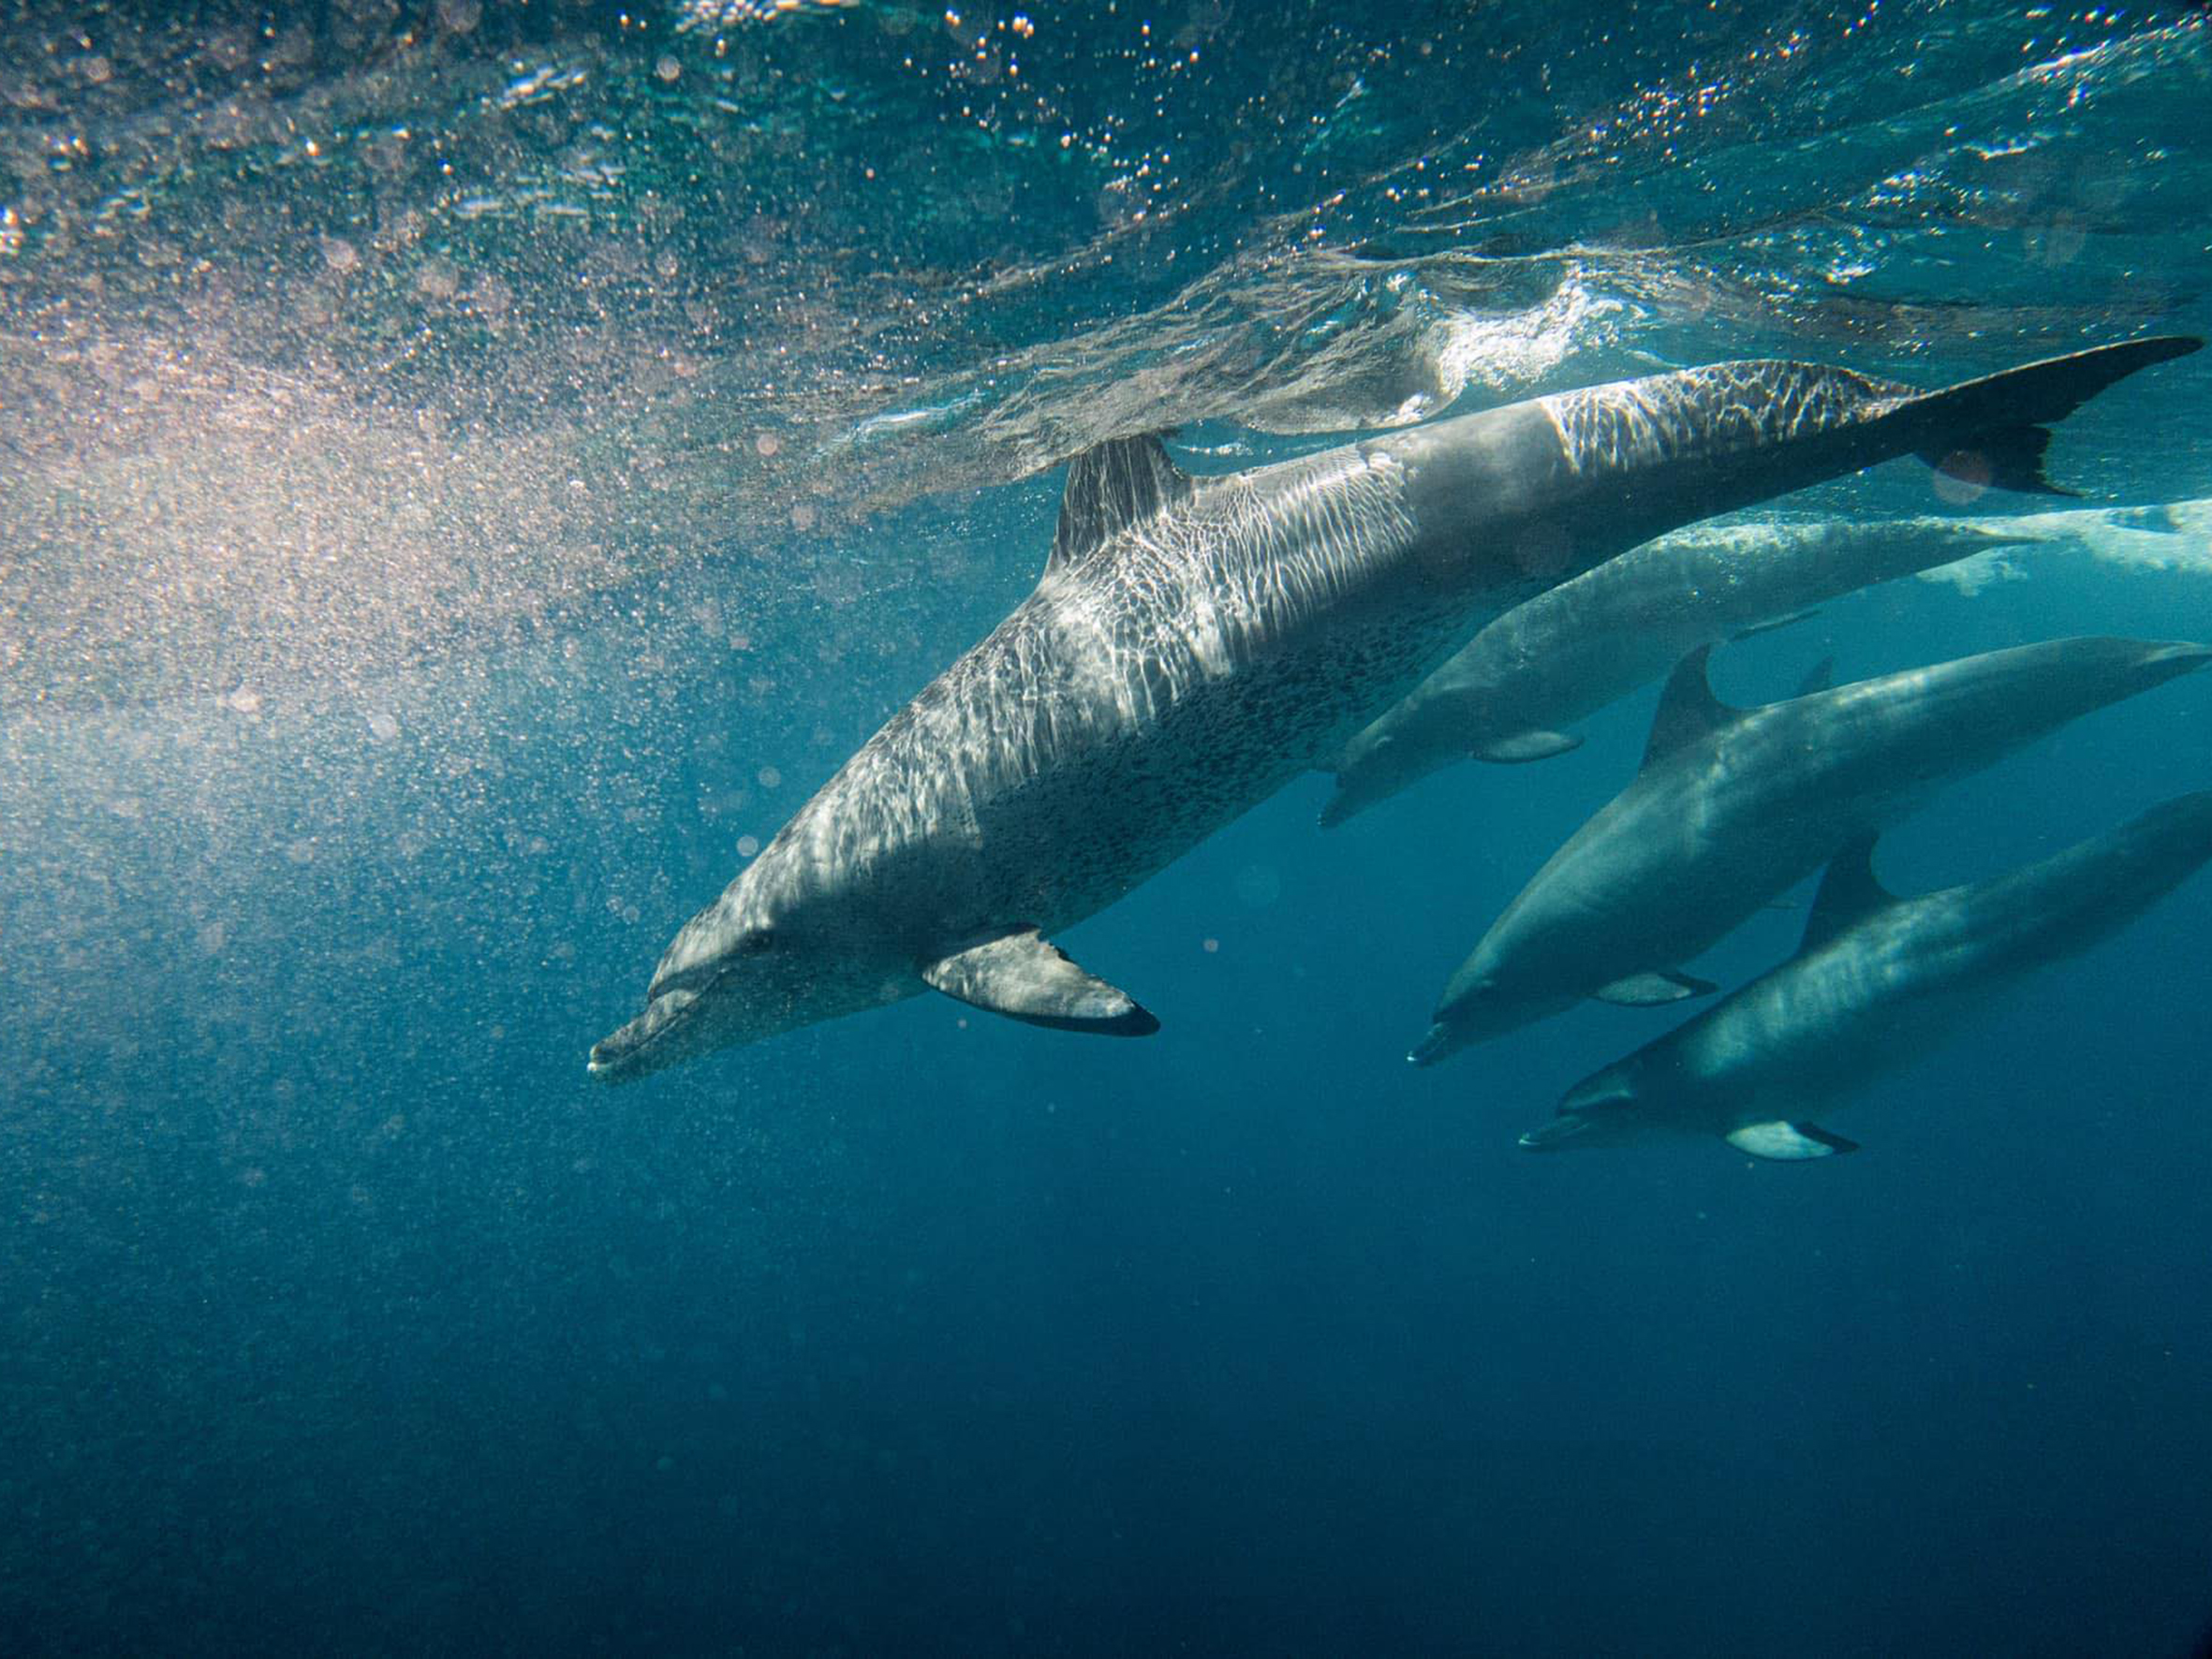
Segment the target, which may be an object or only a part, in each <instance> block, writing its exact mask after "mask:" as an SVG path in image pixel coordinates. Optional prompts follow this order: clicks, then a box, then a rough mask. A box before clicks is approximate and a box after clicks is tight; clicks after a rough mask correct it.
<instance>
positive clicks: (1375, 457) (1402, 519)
mask: <svg viewBox="0 0 2212 1659" xmlns="http://www.w3.org/2000/svg"><path fill="white" fill-rule="evenodd" d="M2202 344H2203V342H2202V341H2200V340H2195V339H2187V338H2165V339H2147V340H2138V341H2133V342H2130V343H2128V344H2125V345H2112V346H2105V347H2101V348H2099V349H2096V350H2092V351H2087V352H2081V353H2077V354H2074V355H2072V356H2071V357H2065V358H2059V359H2054V360H2050V361H2048V362H2043V363H2037V364H2031V365H2028V366H2027V367H2024V368H2018V369H2013V370H2009V371H2006V372H2004V373H2001V374H1994V375H1990V376H1988V377H1986V378H1983V379H1980V380H1973V381H1969V382H1966V383H1964V384H1962V385H1959V386H1955V387H1952V388H1950V389H1947V390H1943V391H1938V392H1928V393H1924V392H1919V391H1915V390H1913V389H1910V388H1908V387H1905V386H1901V385H1897V384H1895V383H1894V382H1888V381H1880V380H1874V379H1870V378H1868V377H1866V376H1865V375H1863V374H1853V373H1851V372H1849V371H1846V370H1841V369H1834V368H1827V367H1822V366H1819V365H1809V364H1803V363H1792V362H1779V361H1756V362H1738V363H1724V364H1718V365H1714V366H1711V367H1706V368H1699V369H1688V370H1683V371H1680V372H1677V373H1673V374H1655V375H1651V376H1648V377H1645V378H1644V379H1639V380H1630V381H1622V382H1617V383H1615V384H1613V385H1609V386H1600V387H1594V388H1590V389H1585V390H1581V391H1570V392H1562V393H1557V394H1555V395H1551V396H1547V397H1540V398H1534V399H1530V400H1527V401H1526V402H1522V403H1517V404H1508V405H1505V406H1503V407H1501V408H1497V409H1491V410H1487V411H1484V412H1482V413H1480V414H1474V415H1467V416H1459V417H1454V418H1447V419H1443V420H1438V421H1434V422H1431V423H1429V424H1427V425H1424V426H1419V427H1411V428H1408V429H1405V430H1403V431H1399V432H1394V433H1390V434H1388V435H1386V436H1383V437H1379V438H1375V439H1371V440H1368V441H1365V442H1362V443H1356V444H1349V445H1345V446H1343V447H1341V448H1333V449H1328V450H1324V451H1321V452H1320V453H1318V454H1313V455H1308V456H1305V457H1304V458H1302V459H1300V460H1296V461H1290V462H1284V463H1282V464H1279V465H1274V466H1266V467H1261V468H1257V469H1254V470H1252V471H1250V472H1246V473H1239V474H1234V475H1231V476H1228V477H1208V478H1192V477H1187V476H1186V475H1184V474H1183V473H1182V472H1181V471H1179V470H1178V469H1177V468H1176V467H1175V466H1174V465H1173V464H1172V462H1170V461H1169V459H1168V457H1167V454H1166V452H1165V450H1164V449H1162V448H1161V447H1160V446H1159V444H1158V441H1157V440H1156V439H1142V438H1140V439H1123V440H1118V441H1116V442H1114V443H1112V444H1108V445H1104V446H1101V447H1099V448H1097V449H1093V450H1090V451H1087V452H1086V453H1085V454H1084V455H1083V456H1080V457H1078V458H1077V460H1076V462H1074V463H1073V464H1072V465H1071V466H1070V468H1069V480H1068V488H1067V494H1066V497H1065V499H1064V501H1063V504H1062V507H1061V511H1060V522H1059V528H1058V531H1057V533H1056V535H1055V536H1054V543H1053V549H1052V553H1051V556H1050V558H1049V559H1048V561H1047V562H1046V565H1045V569H1044V573H1043V576H1042V578H1041V580H1040V581H1039V583H1038V586H1037V588H1036V590H1035V592H1033V593H1032V594H1031V595H1029V596H1028V597H1027V598H1026V599H1025V600H1024V601H1023V602H1022V603H1021V604H1020V605H1018V606H1016V607H1015V609H1013V611H1012V612H1011V613H1010V615H1009V616H1008V617H1007V619H1006V620H1005V621H1004V622H1003V623H1001V624H999V626H998V627H997V628H996V629H995V631H993V632H992V633H991V634H990V635H989V636H988V637H987V638H986V639H983V640H982V641H981V643H980V644H978V645H976V646H975V647H974V648H973V649H972V650H970V651H969V652H968V653H967V654H966V655H965V656H963V657H961V658H960V659H959V660H958V661H957V662H955V663H954V664H953V665H952V666H951V668H948V669H946V671H945V672H944V673H943V674H941V675H940V676H938V678H937V679H936V680H935V681H933V682H932V683H930V684H929V685H927V686H926V687H924V688H923V689H922V692H921V693H920V694H919V695H918V696H917V697H915V698H914V700H913V701H912V702H910V703H908V704H907V706H906V707H905V708H904V709H902V710H901V711H900V712H897V713H896V714H894V715H893V716H892V719H891V720H890V722H889V723H888V724H886V725H885V726H884V727H883V728H882V729H881V730H880V731H878V732H877V734H876V735H875V736H874V737H873V738H871V739H869V740H868V741H867V742H866V743H865V744H864V745H863V746H862V748H861V749H860V751H859V752H858V753H857V754H855V755H854V756H852V758H851V759H849V760H848V761H847V763H846V764H845V766H844V767H843V768H842V769H841V770H840V771H838V772H837V773H836V775H835V776H833V778H832V779H831V780H830V781H829V783H828V784H826V785H823V787H822V788H821V790H820V791H819V792H818V794H816V795H815V796H814V798H813V799H812V800H809V801H807V803H806V804H805V805H804V806H803V807H802V808H800V810H799V812H798V814H797V815H795V816H794V817H793V818H792V819H791V821H790V822H789V823H788V824H786V825H785V826H784V828H783V829H781V830H780V831H778V832H777V834H776V836H775V838H774V840H773V841H772V842H771V843H770V844H768V845H767V846H766V847H765V848H763V849H762V851H761V853H760V855H759V858H758V859H755V860H754V861H753V862H752V863H751V864H750V865H748V866H747V867H746V868H745V871H744V872H743V873H742V874H740V875H739V876H738V878H737V879H736V880H735V881H734V882H732V883H731V884H730V887H729V888H728V889H727V890H726V891H725V892H724V893H723V894H722V896H721V897H720V898H719V899H718V900H716V901H715V903H713V904H711V905H709V906H708V907H707V908H706V909H705V910H703V911H701V912H700V914H699V915H698V916H696V917H694V918H692V919H691V920H690V921H689V922H687V923H686V924H685V926H684V927H683V928H682V929H681V930H680V931H679V932H677V934H676V936H675V938H674V940H673V941H672V942H671V944H670V946H669V947H668V949H667V951H666V952H665V953H664V954H663V955H662V957H661V960H660V965H659V967H658V969H657V970H656V973H655V974H654V976H653V980H652V983H651V985H650V987H649V988H648V991H647V996H648V999H649V1000H648V1003H647V1006H646V1008H645V1010H644V1012H643V1013H642V1014H641V1015H639V1016H638V1017H637V1018H636V1019H634V1020H630V1021H629V1022H628V1023H627V1024H626V1025H624V1026H623V1027H622V1028H621V1029H620V1030H618V1031H616V1032H614V1033H613V1034H612V1035H610V1036H608V1037H606V1038H604V1039H602V1040H601V1041H600V1042H599V1043H598V1044H597V1045H596V1046H595V1047H594V1048H593V1050H592V1051H591V1069H592V1071H593V1073H594V1074H595V1075H597V1077H600V1078H602V1079H609V1080H619V1079H629V1078H635V1077H639V1076H641V1075H643V1074H645V1073H647V1072H650V1071H654V1070H656V1069H658V1068H660V1067H662V1066H665V1065H668V1064H672V1063H674V1062H676V1061H679V1060H683V1059H686V1058H689V1057H692V1056H695V1055H699V1054H702V1053H705V1052H707V1051H709V1050H715V1049H718V1048H722V1047H725V1046H728V1045H730V1044H733V1043H740V1042H749V1041H754V1040H758V1039H759V1038H762V1037H766V1036H770V1035H774V1034H776V1033H779V1032H784V1031H789V1030H791V1029H794V1028H796V1027H799V1026H803V1025H806V1024H810V1023H812V1022H814V1021H817V1020H827V1019H831V1018H833V1017H835V1016H838V1015H842V1014H848V1013H853V1012H857V1011H859V1010H861V1009H863V1008H869V1007H874V1006H879V1005H881V1004H885V1003H890V1002H894V1001H896V1000H898V999H900V998H902V997H907V996H912V995H916V994H919V993H920V992H922V991H924V990H930V989H934V990H937V991H943V992H945V993H946V994H948V995H951V996H954V997H957V998H959V999H961V1000H963V1001H965V1002H967V1003H970V1004H972V1005H974V1006H978V1007H981V1008H985V1009H989V1010H992V1011H994V1012H997V1013H1002V1014H1006V1015H1009V1016H1011V1017H1012V1018H1015V1019H1017V1020H1028V1021H1031V1022H1033V1023H1037V1024H1040V1025H1047V1026H1055V1027H1060V1028H1063V1029H1069V1030H1077V1031H1089V1032H1099V1033H1106V1034H1117V1035H1138V1034H1142V1033H1145V1032H1149V1031H1151V1030H1153V1029H1155V1028H1156V1026H1157V1021H1156V1020H1154V1019H1153V1018H1152V1016H1151V1015H1150V1014H1148V1013H1146V1012H1145V1011H1144V1010H1143V1008H1142V1007H1140V1006H1137V1004H1136V1003H1135V1002H1133V1001H1132V1000H1130V999H1129V998H1128V996H1127V995H1125V994H1124V993H1123V992H1121V991H1117V990H1115V989H1114V988H1113V987H1112V986H1110V985H1107V984H1104V983H1103V982H1101V981H1099V980H1098V979H1095V978H1093V977H1092V976H1090V975H1088V974H1086V973H1084V971H1083V970H1082V969H1080V968H1078V967H1077V966H1075V965H1074V964H1073V963H1072V962H1069V961H1068V960H1067V959H1066V958H1065V957H1064V956H1063V955H1062V954H1061V953H1060V952H1059V951H1058V950H1057V949H1056V948H1055V947H1054V946H1053V945H1052V944H1050V943H1049V942H1048V939H1047V937H1046V935H1048V934H1049V933H1051V932H1055V931H1057V930H1059V929H1062V928H1065V927H1067V926H1069V924H1071V923H1073V922H1076V921H1079V920H1081V919H1082V918H1084V917H1086V916H1089V915H1091V914H1093V913H1094V912H1096V911H1098V910H1100V909H1102V908H1104V907H1105V906H1106V905H1107V904H1109V903H1113V901H1114V900H1115V899H1118V898H1120V897H1121V896H1122V895H1123V894H1124V893H1126V892H1128V890H1129V889H1130V888H1133V887H1135V886H1137V885H1138V884H1139V883H1140V882H1142V881H1143V880H1144V879H1146V878H1147V877H1148V876H1150V875H1152V874H1155V873H1157V872H1158V870H1160V869H1161V868H1162V867H1163V866H1165V865H1166V864H1168V863H1169V862H1171V861H1172V860H1173V859H1175V858H1177V857H1179V856H1180V855H1181V854H1182V853H1184V852H1185V851H1187V849H1188V848H1190V847H1191V846H1193V845H1195V844H1197V843H1198V842H1200V841H1202V840H1203V839H1204V838H1205V837H1206V836H1207V835H1209V834H1211V833H1212V832H1213V831H1214V830H1215V829H1219V828H1220V827H1221V826H1222V825H1224V824H1226V823H1228V822H1229V821H1230V820H1231V819H1233V818H1235V817H1236V816H1238V815H1240V814H1242V813H1243V812H1245V811H1246V809H1247V808H1249V807H1251V806H1253V805H1255V804H1256V803H1257V802H1259V801H1261V800H1264V799H1265V798H1266V797H1267V796H1269V795H1271V794H1273V793H1274V792H1275V791H1276V789H1277V788H1279V787H1280V786H1281V785H1284V784H1286V783H1288V782H1289V781H1290V779H1292V778H1293V777H1296V776H1297V775H1298V774H1299V773H1300V772H1302V771H1306V770H1309V769H1310V768H1311V767H1313V766H1314V765H1315V763H1316V762H1317V761H1318V760H1319V759H1320V757H1321V756H1325V755H1329V754H1332V753H1334V752H1335V750H1336V749H1338V748H1339V747H1341V745H1342V744H1343V742H1344V741H1345V739H1346V738H1348V737H1349V735H1350V734H1351V733H1352V732H1353V731H1355V730H1357V729H1358V728H1359V727H1361V726H1363V725H1364V724H1365V723H1366V722H1367V721H1370V720H1372V719H1373V718H1374V717H1375V716H1376V714H1377V713H1379V712H1381V710H1382V709H1384V708H1386V707H1387V706H1388V705H1389V704H1390V703H1391V702H1393V701H1394V700H1395V699H1396V698H1398V697H1402V696H1403V695H1405V693H1406V692H1407V691H1408V689H1409V688H1410V687H1411V686H1412V685H1413V684H1414V683H1416V682H1418V681H1419V680H1420V678H1421V677H1422V676H1423V674H1425V673H1427V672H1428V671H1429V670H1430V669H1431V668H1434V667H1435V666H1436V665H1437V664H1438V662H1439V661H1441V660H1442V659H1443V657H1444V656H1446V655H1447V654H1449V653H1450V652H1451V651H1452V650H1453V648H1454V647H1456V646H1457V645H1458V644H1460V643H1461V642H1462V641H1463V640H1465V639H1467V635H1468V634H1469V632H1470V631H1471V630H1472V629H1473V628H1475V627H1476V626H1478V625H1480V624H1482V622H1483V621H1485V620H1487V619H1488V618H1489V617H1492V616H1495V615H1497V613H1499V612H1500V611H1502V610H1503V609H1506V608H1507V607H1509V606H1511V605H1513V604H1516V603H1518V602H1520V601H1521V600H1523V599H1526V598H1527V597H1529V596H1530V595H1533V594H1535V593H1537V592H1540V591H1541V590H1542V589H1544V588H1546V587H1549V586H1552V585H1554V584H1556V583H1557V582H1560V581H1564V580H1568V579H1569V578H1571V577H1572V576H1575V575H1577V574H1579V573H1580V572H1581V571H1583V570H1585V569H1587V568H1589V567H1590V566H1591V565H1596V564H1597V563H1599V562H1600V560H1603V559H1607V558H1610V557H1612V556H1613V555H1614V554H1615V553H1618V552H1621V551H1624V550H1626V549H1627V548H1630V547H1632V546H1634V545H1635V544H1636V543H1638V542H1642V541H1645V540H1648V539H1649V538H1650V537H1652V536H1658V535H1661V534H1663V533H1665V532H1666V531H1669V530H1673V529H1675V528H1677V527H1679V526H1680V525H1683V524H1685V523H1688V522H1690V521H1695V520H1697V519H1701V518H1705V517H1708V516H1710V515H1712V514H1714V513H1718V512H1724V511H1729V510H1732V509H1733V508H1736V507H1747V506H1750V505H1752V504H1754V503H1756V502H1759V501H1762V500H1764V499H1766V498H1767V497H1770V496H1773V495H1776V494H1779V493H1781V492H1785V491H1790V490H1795V489H1799V488H1802V487H1803V486H1805V485H1807V484H1811V483H1815V482H1818V481H1819V480H1821V479H1823V478H1828V477H1836V476H1837V475H1839V474H1843V473H1848V472H1853V471H1856V470H1858V469H1859V468H1862V467H1865V466H1870V465H1872V464H1874V463H1876V462H1880V461H1883V460H1887V459H1889V458H1891V457H1894V456H1899V455H1912V454H1918V455H1921V456H1923V457H1924V458H1934V459H1937V460H1939V461H1940V460H1942V459H1943V458H1945V457H1954V456H1957V455H1959V454H1961V453H1962V452H1963V453H1965V454H1967V455H1969V456H1970V457H1971V469H1972V470H1973V471H1974V472H1976V473H1977V475H1985V476H1987V477H1989V478H1990V479H1991V480H1992V481H1994V482H1996V483H1998V484H2000V485H2002V486H2005V487H2008V488H2012V489H2016V490H2028V491H2033V490H2047V489H2048V488H2049V486H2048V485H2047V484H2045V483H2044V482H2043V480H2042V472H2041V463H2042V452H2043V449H2044V448H2045V447H2046V445H2047V444H2048V443H2049V441H2050V433H2049V432H2048V431H2047V430H2045V424H2044V423H2047V422H2050V421H2055V420H2057V419H2059V418H2062V417H2064V416H2065V415H2067V414H2068V413H2070V412H2071V411H2072V410H2073V409H2074V408H2076V407H2078V406H2079V405H2080V404H2082V403H2083V402H2084V401H2086V400H2087V399H2088V398H2090V397H2093V396H2095V395H2096V394H2097V393H2098V392H2100V391H2101V390H2103V389H2105V388H2107V387H2109V386H2110V385H2112V384H2113V383H2114V382H2115V381H2117V380H2119V379H2121V378H2123V377H2125V376H2126V375H2128V374H2132V373H2134V372H2135V371H2136V370H2139V369H2142V368H2145V367H2147V366H2149V365H2151V364H2153V363H2158V362H2163V361H2166V360H2170V359H2173V358H2176V357H2180V356H2183V355H2185V354H2187V353H2189V352H2191V351H2194V350H2196V349H2198V348H2199V347H2200V346H2201V345H2202ZM1954 464H1955V462H1954Z"/></svg>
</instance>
